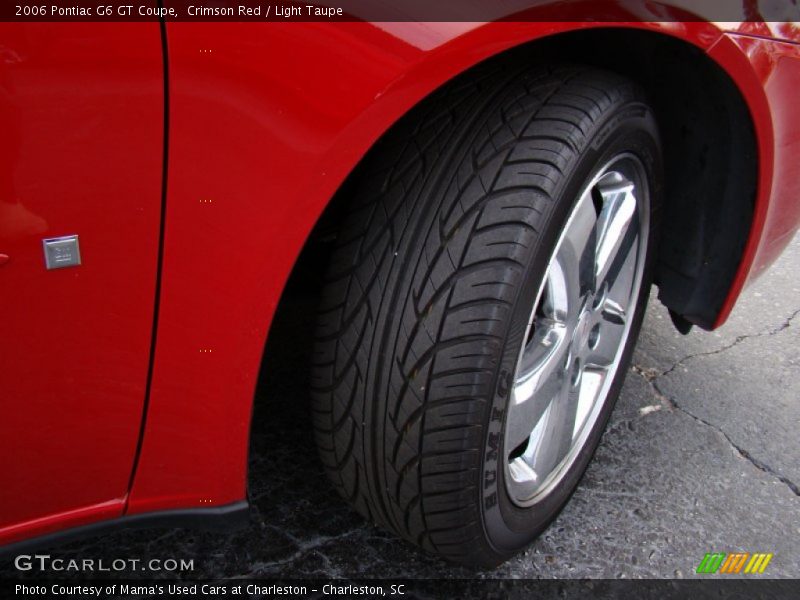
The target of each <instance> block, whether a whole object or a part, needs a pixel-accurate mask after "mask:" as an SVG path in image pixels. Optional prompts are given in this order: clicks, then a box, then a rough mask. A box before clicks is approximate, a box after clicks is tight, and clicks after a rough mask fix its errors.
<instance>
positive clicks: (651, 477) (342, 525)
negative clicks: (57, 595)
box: [0, 236, 800, 579]
mask: <svg viewBox="0 0 800 600" xmlns="http://www.w3.org/2000/svg"><path fill="white" fill-rule="evenodd" d="M299 294H300V296H302V292H299ZM292 304H293V306H294V309H293V314H291V315H289V316H288V317H287V318H286V319H284V320H283V321H282V323H281V325H280V327H279V329H278V330H277V331H276V333H275V339H276V340H277V341H276V343H275V344H273V346H272V348H271V350H270V352H269V354H268V360H269V363H268V365H267V372H266V373H265V377H264V379H265V382H268V383H265V384H263V385H261V386H260V387H259V394H258V398H257V403H256V410H255V424H254V429H253V436H252V443H253V453H252V455H253V458H252V463H251V474H250V480H251V481H250V494H251V502H252V514H251V525H250V527H249V528H248V529H246V530H243V531H240V532H237V533H232V534H230V533H229V534H216V533H198V532H193V531H188V530H179V529H173V530H165V529H162V530H145V531H130V532H120V533H116V534H112V535H106V536H104V537H101V538H95V539H87V540H84V541H82V542H77V543H71V544H69V545H67V546H62V547H58V548H51V549H48V550H49V552H50V554H52V555H54V556H56V555H57V556H59V557H63V558H67V559H68V558H84V557H93V558H102V557H106V558H107V559H111V558H115V557H121V556H123V557H139V558H145V559H146V558H151V557H157V558H168V557H170V558H179V559H180V558H194V559H195V560H194V564H195V569H194V571H193V572H191V573H186V574H184V576H185V577H187V578H194V579H196V578H217V577H276V576H281V577H298V578H303V577H317V578H329V577H354V578H356V577H361V578H367V577H388V578H391V577H403V578H433V577H448V578H472V577H475V578H488V577H491V578H496V577H499V578H584V577H598V578H616V577H627V578H641V577H646V578H651V577H694V576H696V575H695V569H696V567H697V565H698V564H699V562H700V560H701V559H702V558H703V556H704V554H705V553H706V552H733V551H743V552H771V553H773V554H774V557H773V559H772V561H771V562H770V563H769V565H768V568H767V571H766V575H768V576H770V577H782V578H784V577H792V578H798V577H800V490H798V486H800V435H798V426H799V425H800V236H798V237H796V238H795V239H794V241H793V242H792V243H791V244H790V246H789V248H787V250H786V252H785V253H784V255H783V256H782V258H781V259H780V260H779V262H778V263H777V264H775V265H774V266H773V267H772V268H771V269H770V270H769V271H768V272H767V273H766V274H764V276H763V277H761V279H759V280H758V281H757V282H756V284H754V285H752V286H751V287H749V288H748V289H747V290H745V292H744V294H743V296H742V298H741V300H740V302H739V304H738V306H737V307H736V309H735V310H734V313H733V315H732V316H731V318H730V320H729V321H728V323H727V324H726V325H725V326H724V327H723V328H721V329H720V330H718V331H716V332H713V333H708V332H704V331H699V330H694V331H692V332H691V333H690V334H689V335H687V336H682V335H680V334H679V333H677V332H676V331H675V330H674V328H673V326H672V324H671V323H670V320H669V316H668V314H667V312H666V310H665V309H664V308H663V307H662V306H661V305H660V304H659V303H658V302H657V301H651V303H650V307H649V309H648V313H647V317H646V321H645V324H644V327H643V330H642V334H641V337H640V341H639V344H638V346H637V350H636V353H635V356H634V361H633V366H632V368H631V370H630V372H629V373H628V377H627V380H626V383H625V386H624V388H623V391H622V394H621V397H620V399H619V402H618V404H617V407H616V410H615V412H614V414H613V416H612V419H611V423H610V425H609V428H608V430H607V431H606V433H605V435H604V437H603V440H602V443H601V445H600V448H599V449H598V452H597V454H596V457H595V459H594V461H593V462H592V464H591V466H590V467H589V469H588V471H587V474H586V476H585V477H584V479H583V481H582V483H581V485H580V487H579V488H578V490H577V492H576V493H575V495H574V496H573V498H572V500H571V501H570V503H569V504H568V505H567V507H566V508H565V509H564V511H563V512H562V513H561V515H560V516H559V517H558V518H557V519H556V520H555V521H554V522H553V524H552V525H551V527H550V528H549V529H548V530H547V531H546V532H545V533H544V534H543V535H542V536H541V537H540V538H539V539H538V540H537V541H536V542H535V543H534V544H533V545H532V546H531V547H530V548H529V549H528V550H527V551H526V552H524V553H523V554H520V555H519V556H518V557H516V558H514V559H512V560H510V561H508V562H507V563H505V564H504V565H502V566H501V567H499V568H498V569H496V570H494V571H474V570H468V569H464V568H460V567H455V566H453V565H450V564H447V563H445V562H443V561H441V560H438V559H436V558H432V557H431V556H430V555H427V554H425V553H423V552H421V551H419V550H417V549H416V548H414V547H413V546H411V545H409V544H407V543H406V542H403V541H401V540H398V539H396V538H395V537H393V536H392V535H390V534H388V533H385V532H383V531H381V530H379V529H377V528H375V527H373V526H371V525H369V524H368V523H366V522H365V521H364V520H363V519H362V518H361V517H360V516H358V515H357V514H355V513H354V512H353V511H351V510H350V509H349V508H348V507H347V506H346V505H345V503H344V502H343V501H342V500H340V499H339V497H338V496H337V495H336V493H335V492H334V490H333V488H332V487H331V486H330V485H329V484H328V483H327V481H326V479H325V476H324V474H323V472H322V470H321V468H320V466H319V464H318V462H317V457H316V454H315V450H314V445H313V437H312V435H311V432H310V428H309V422H308V418H307V414H308V405H307V400H306V393H305V386H304V384H305V377H303V375H302V369H301V367H300V365H302V364H303V362H304V360H305V355H306V352H307V350H306V348H305V347H304V345H303V343H302V342H303V341H304V340H306V339H307V337H306V336H307V326H308V315H307V313H306V312H305V311H306V308H307V305H308V303H307V302H306V301H305V300H304V298H302V297H300V298H298V299H297V301H296V302H293V303H292ZM276 348H277V349H276ZM8 568H9V563H8V561H6V564H5V565H3V570H2V571H0V574H3V573H6V574H10V573H12V571H9V570H8ZM134 576H135V574H134ZM149 576H151V575H148V577H149ZM164 576H166V574H165V575H164ZM76 577H80V575H76Z"/></svg>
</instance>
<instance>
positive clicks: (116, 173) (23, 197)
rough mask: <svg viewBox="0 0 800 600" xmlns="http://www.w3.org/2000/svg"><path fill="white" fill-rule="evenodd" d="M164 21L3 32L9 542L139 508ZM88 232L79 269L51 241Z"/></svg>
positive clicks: (0, 523) (4, 445) (0, 107)
mask: <svg viewBox="0 0 800 600" xmlns="http://www.w3.org/2000/svg"><path fill="white" fill-rule="evenodd" d="M163 96H164V85H163V73H162V50H161V35H160V31H159V26H158V23H141V24H119V23H115V24H97V23H74V24H70V25H68V26H66V27H65V26H62V25H52V24H50V25H46V24H45V25H40V26H38V27H35V26H21V27H14V26H9V25H8V24H5V25H4V26H3V28H2V35H0V132H2V134H1V135H2V138H0V252H3V253H4V254H6V255H8V256H9V257H10V259H9V261H8V262H7V263H6V264H5V265H3V267H2V271H0V277H2V284H1V285H2V294H0V314H2V316H3V329H2V344H1V345H0V361H1V364H2V376H1V377H0V381H2V383H0V399H2V400H1V402H2V407H3V409H2V416H0V423H1V425H0V429H2V432H0V479H1V480H2V483H0V490H1V491H0V542H8V541H13V540H16V539H19V538H20V537H24V536H29V535H32V534H37V533H45V532H48V531H51V530H53V529H60V528H64V527H68V526H71V525H78V524H81V523H84V522H86V521H87V520H88V519H99V518H110V517H113V516H117V515H119V514H121V513H122V512H123V510H124V507H125V498H126V496H127V493H128V488H129V482H130V479H131V469H132V465H133V460H134V457H135V455H136V450H137V444H138V441H139V434H140V429H141V424H142V407H143V405H144V399H145V385H146V381H147V371H148V365H149V362H150V356H149V355H150V347H151V341H152V329H153V310H154V298H155V283H156V271H157V266H158V238H159V223H160V220H161V215H160V212H161V209H160V197H161V178H162V177H161V173H162V158H163V157H162V153H163V147H164V140H163V135H164V128H163V110H164V100H163ZM68 234H79V239H80V245H81V256H82V264H81V266H80V267H78V268H66V269H58V270H52V271H48V270H45V268H44V261H43V254H42V238H47V237H55V236H61V235H68Z"/></svg>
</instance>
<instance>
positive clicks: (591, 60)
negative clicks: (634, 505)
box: [0, 1, 800, 565]
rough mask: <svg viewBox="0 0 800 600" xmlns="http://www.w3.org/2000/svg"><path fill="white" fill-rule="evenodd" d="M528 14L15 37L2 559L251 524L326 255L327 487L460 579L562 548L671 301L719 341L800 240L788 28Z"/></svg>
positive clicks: (6, 113) (11, 36)
mask: <svg viewBox="0 0 800 600" xmlns="http://www.w3.org/2000/svg"><path fill="white" fill-rule="evenodd" d="M153 4H154V3H153ZM166 4H167V5H169V4H170V3H169V2H167V3H166ZM217 4H219V3H217ZM388 4H389V3H385V4H380V3H375V4H374V6H383V7H384V8H385V7H386V6H388ZM517 4H518V6H517V8H519V6H521V5H526V6H527V5H528V4H530V5H531V6H533V7H534V8H531V9H530V10H526V11H523V13H519V14H517V15H516V18H514V19H513V20H508V21H500V22H489V23H481V22H474V21H471V22H415V21H395V22H365V21H361V22H357V21H350V22H334V23H326V22H320V21H314V20H311V21H308V22H300V21H295V22H288V21H287V22H263V23H262V22H255V21H253V20H243V21H236V20H231V21H226V22H211V21H202V20H199V21H195V22H186V20H170V19H169V18H165V20H164V21H158V20H144V21H142V22H136V23H126V22H85V21H84V22H82V21H73V22H58V23H54V22H49V21H47V20H46V19H45V20H43V21H41V20H40V22H16V23H13V22H11V23H10V22H5V23H2V24H0V132H2V138H0V153H1V156H2V160H0V262H1V263H2V267H0V281H2V294H1V295H0V308H1V310H2V312H1V313H0V314H2V316H3V331H2V343H1V345H0V356H1V357H2V360H1V362H0V365H2V367H1V368H2V372H1V375H0V399H2V407H3V409H2V417H0V490H2V493H0V544H2V545H4V546H5V547H6V549H9V550H18V549H20V548H21V547H22V546H24V545H30V544H32V543H37V544H44V543H53V542H55V541H57V540H58V539H62V538H64V537H65V536H72V535H75V534H77V533H86V532H96V531H99V530H102V529H105V528H108V527H116V526H126V525H132V524H136V525H141V524H148V523H152V524H163V523H166V522H176V523H178V524H197V525H204V526H212V525H215V524H220V525H222V524H225V523H226V522H228V521H231V522H240V521H241V520H242V519H246V515H247V509H248V505H247V486H246V483H247V459H248V433H249V429H250V417H251V408H252V404H253V393H254V389H255V384H256V380H257V378H258V376H259V368H260V364H261V357H262V353H263V350H264V347H265V343H266V341H267V339H268V335H269V331H270V326H271V319H272V316H273V312H274V310H275V308H276V306H277V305H278V302H279V301H280V300H281V296H282V293H283V291H284V285H285V283H286V281H287V279H288V278H289V276H290V274H292V272H293V270H294V269H302V268H303V265H304V263H303V261H302V260H300V261H299V262H298V257H299V256H301V251H302V250H303V249H304V247H309V246H311V245H315V244H316V245H322V246H323V247H324V248H326V252H329V255H330V260H329V265H328V267H327V272H326V274H325V275H324V285H323V288H324V289H323V291H322V293H321V297H320V299H319V304H320V308H319V313H318V315H317V316H316V318H317V320H318V324H317V334H316V339H314V340H308V343H309V344H314V351H313V352H314V353H313V357H314V358H313V364H312V365H310V367H309V369H310V387H311V396H312V399H311V408H310V419H309V421H310V422H309V427H311V426H312V424H311V421H313V427H314V428H315V431H316V439H317V442H318V446H319V452H320V455H321V458H322V461H323V462H324V465H325V467H326V469H327V471H328V472H329V474H330V477H331V480H332V481H333V483H334V485H335V487H336V488H337V489H338V490H339V491H340V492H341V494H342V495H343V496H344V497H345V498H346V499H347V500H348V501H350V502H351V503H352V505H353V506H354V507H355V508H356V509H358V510H359V511H360V512H361V513H362V514H363V515H364V516H365V517H367V518H369V519H371V520H372V521H374V522H377V523H379V524H380V525H382V526H384V527H386V528H388V529H390V530H392V531H394V532H396V533H397V534H398V535H399V536H402V537H403V538H405V539H408V540H410V541H412V542H414V543H416V544H418V545H419V546H421V547H422V548H425V549H427V550H430V551H434V552H437V553H439V554H441V555H444V556H446V557H447V558H449V559H452V560H455V561H460V562H463V563H467V564H477V565H494V564H497V563H498V562H499V561H502V560H503V559H505V558H507V557H508V556H510V555H511V554H513V553H514V552H516V551H518V550H519V549H520V548H523V547H524V546H525V545H527V544H528V543H529V542H530V541H531V540H532V539H533V538H534V537H535V536H536V535H537V534H538V533H539V532H541V531H542V530H543V528H544V527H545V526H546V525H547V523H548V522H549V521H550V520H551V519H552V518H553V517H554V516H555V515H556V513H557V512H558V511H559V510H560V508H561V507H562V506H563V505H564V504H565V503H566V501H567V499H568V498H569V496H570V493H571V492H572V491H573V489H574V488H575V486H576V485H577V483H578V481H579V479H580V477H581V475H582V474H583V472H584V470H585V468H586V466H587V463H588V462H589V460H590V458H591V456H592V454H593V452H594V449H595V448H596V446H597V444H598V442H599V439H600V436H601V434H602V432H603V429H604V427H605V423H606V421H607V419H608V417H609V413H610V412H611V410H612V408H613V404H614V400H615V399H616V396H617V395H618V393H619V389H620V386H621V384H622V381H623V379H624V377H625V373H626V371H627V367H628V364H629V361H630V355H631V351H632V349H633V346H634V344H635V341H636V337H637V334H638V331H639V327H640V325H641V322H642V316H643V313H644V309H645V304H646V301H647V298H648V290H649V288H650V285H651V283H655V284H656V285H657V286H658V288H659V298H660V300H661V302H663V303H664V304H665V305H666V306H667V307H668V308H669V310H670V312H671V314H672V315H673V320H674V322H675V324H676V326H677V327H678V328H679V329H681V330H684V331H685V330H686V329H688V328H689V327H691V326H692V325H698V326H700V327H702V328H704V329H714V328H716V327H719V326H720V325H722V324H723V323H724V322H725V319H726V318H727V316H728V314H729V313H730V311H731V308H732V306H733V305H734V303H735V301H736V299H737V296H738V295H739V293H740V292H741V290H742V288H743V286H744V285H745V284H746V283H747V282H748V281H750V280H752V279H753V278H754V277H755V276H756V275H758V273H760V272H761V271H763V270H764V269H765V268H767V266H768V265H769V264H770V263H771V262H772V261H773V260H774V259H775V258H776V257H777V256H778V254H779V253H780V251H781V250H782V248H783V247H784V246H785V245H786V244H787V243H788V242H789V240H790V239H791V237H792V235H793V233H794V232H795V230H796V229H797V228H798V224H799V223H800V202H798V197H800V169H799V168H798V165H800V111H798V110H797V98H798V96H797V91H798V90H800V29H798V28H797V27H796V26H795V24H794V23H792V22H789V21H782V22H778V21H777V20H776V19H773V21H774V22H770V23H766V22H763V21H759V20H758V12H757V11H758V10H759V3H756V2H751V1H745V2H743V6H742V7H741V10H740V11H739V12H740V15H739V17H738V21H735V20H733V19H726V20H725V21H724V22H720V19H716V20H713V21H712V19H713V15H694V14H691V13H689V12H685V11H683V10H680V9H677V8H674V7H671V6H670V4H671V3H668V2H658V1H653V2H648V3H646V4H644V3H642V5H641V7H640V10H638V12H634V13H630V12H626V9H624V8H620V7H619V6H617V4H616V3H608V5H607V6H606V5H605V4H603V3H600V2H594V3H592V6H593V7H595V8H597V7H605V8H604V10H605V12H604V13H603V14H604V15H605V20H603V21H600V20H597V21H586V20H581V19H573V20H568V19H572V17H573V16H574V15H568V16H567V18H565V19H564V20H561V21H554V20H552V17H553V15H554V14H555V13H554V12H553V7H552V6H547V5H545V6H542V3H541V2H533V1H530V2H523V3H517ZM684 4H686V3H684ZM526 6H523V8H526ZM548 10H549V12H548ZM537 11H543V12H537ZM545 17H546V18H548V19H549V20H542V19H544V18H545ZM610 19H613V22H611V21H610ZM323 20H324V19H323ZM32 21H35V19H32ZM309 318H312V316H311V315H309ZM305 372H306V371H305V367H303V366H302V365H298V375H299V376H300V374H302V373H305ZM268 384H269V382H267V385H268Z"/></svg>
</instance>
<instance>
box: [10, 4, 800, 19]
mask: <svg viewBox="0 0 800 600" xmlns="http://www.w3.org/2000/svg"><path fill="white" fill-rule="evenodd" d="M160 19H163V20H165V21H168V22H169V21H184V22H208V21H241V22H289V21H300V22H303V21H314V22H339V21H370V22H402V21H427V22H445V21H449V22H455V21H461V22H473V21H476V22H485V21H517V22H519V21H546V22H552V21H562V22H563V21H579V22H621V21H634V22H637V21H638V22H641V21H651V22H674V21H682V22H689V21H722V22H732V21H737V22H738V21H769V22H784V23H786V22H800V4H798V0H325V1H323V2H320V1H318V0H315V1H312V2H309V1H305V0H282V1H279V2H275V3H270V2H269V1H267V0H161V1H159V0H114V1H111V0H46V1H45V0H40V1H36V0H14V1H4V2H3V3H2V6H0V20H2V21H12V22H13V21H49V22H54V21H55V22H57V21H152V20H160Z"/></svg>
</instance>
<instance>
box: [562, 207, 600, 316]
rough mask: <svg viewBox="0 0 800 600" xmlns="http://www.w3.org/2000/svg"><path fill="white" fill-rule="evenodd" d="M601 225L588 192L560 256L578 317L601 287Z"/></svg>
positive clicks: (570, 224) (574, 215)
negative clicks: (586, 300) (585, 301)
mask: <svg viewBox="0 0 800 600" xmlns="http://www.w3.org/2000/svg"><path fill="white" fill-rule="evenodd" d="M597 224H598V221H597V210H596V208H595V204H594V202H593V199H592V194H591V191H587V192H586V193H584V194H583V196H582V197H581V199H580V200H579V201H578V204H577V206H576V207H575V210H574V212H573V213H572V216H571V217H570V219H569V222H568V223H567V227H566V229H565V230H564V233H563V237H562V242H561V245H560V248H559V249H558V253H557V255H556V261H557V263H558V264H559V265H561V268H562V269H563V270H564V271H565V273H566V283H567V293H568V296H569V301H570V302H569V310H570V312H571V313H575V314H577V312H576V311H577V310H579V309H580V304H581V302H582V300H583V298H584V297H585V296H586V294H587V293H589V292H593V291H594V290H595V289H596V287H597V274H596V269H595V263H596V260H597V256H596V254H597Z"/></svg>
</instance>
